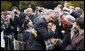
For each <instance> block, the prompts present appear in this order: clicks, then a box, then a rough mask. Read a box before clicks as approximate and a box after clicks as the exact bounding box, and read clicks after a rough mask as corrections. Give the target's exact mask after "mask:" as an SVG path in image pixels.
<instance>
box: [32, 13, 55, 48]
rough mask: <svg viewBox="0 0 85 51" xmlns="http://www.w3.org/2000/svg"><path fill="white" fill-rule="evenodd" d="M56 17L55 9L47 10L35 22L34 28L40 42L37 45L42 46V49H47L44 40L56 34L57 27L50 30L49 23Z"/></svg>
mask: <svg viewBox="0 0 85 51" xmlns="http://www.w3.org/2000/svg"><path fill="white" fill-rule="evenodd" d="M54 17H55V13H54V12H53V11H48V12H46V15H45V16H44V17H43V18H41V19H39V20H38V21H36V22H35V24H34V28H35V30H36V31H37V34H38V37H37V38H36V40H37V41H38V44H39V45H37V46H36V47H40V49H41V50H46V47H45V42H44V40H47V39H49V38H51V37H53V36H56V35H55V34H54V30H55V28H52V31H50V32H48V28H47V23H48V22H49V21H52V20H53V19H54Z"/></svg>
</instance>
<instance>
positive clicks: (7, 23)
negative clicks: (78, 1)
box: [1, 4, 84, 50]
mask: <svg viewBox="0 0 85 51" xmlns="http://www.w3.org/2000/svg"><path fill="white" fill-rule="evenodd" d="M1 35H2V36H1V43H2V44H1V49H2V50H84V10H83V9H82V8H80V7H79V6H76V7H73V6H70V7H69V8H67V7H64V6H62V5H61V4H59V5H57V6H56V7H55V8H54V9H47V8H44V7H39V6H36V9H35V11H33V9H32V8H31V7H30V8H27V9H25V10H24V11H23V12H21V11H20V10H19V9H18V8H17V7H16V6H13V7H12V8H11V11H4V12H3V11H2V12H1ZM2 39H3V40H2ZM3 41H4V45H3Z"/></svg>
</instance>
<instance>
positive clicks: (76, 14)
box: [70, 11, 81, 19]
mask: <svg viewBox="0 0 85 51" xmlns="http://www.w3.org/2000/svg"><path fill="white" fill-rule="evenodd" d="M70 15H72V16H73V17H75V19H76V18H78V17H80V16H81V14H80V13H77V12H74V11H73V12H72V13H71V14H70Z"/></svg>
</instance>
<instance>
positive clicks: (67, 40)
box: [62, 31, 71, 49]
mask: <svg viewBox="0 0 85 51" xmlns="http://www.w3.org/2000/svg"><path fill="white" fill-rule="evenodd" d="M70 44H71V32H70V31H69V32H67V33H65V36H64V39H63V44H62V45H63V49H65V48H66V47H67V46H68V45H70Z"/></svg>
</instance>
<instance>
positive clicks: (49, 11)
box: [46, 9, 55, 15]
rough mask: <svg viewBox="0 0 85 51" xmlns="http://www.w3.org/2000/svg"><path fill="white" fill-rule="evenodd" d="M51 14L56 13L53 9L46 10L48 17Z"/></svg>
mask: <svg viewBox="0 0 85 51" xmlns="http://www.w3.org/2000/svg"><path fill="white" fill-rule="evenodd" d="M51 13H55V12H54V10H52V9H48V10H46V15H50V14H51Z"/></svg>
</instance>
